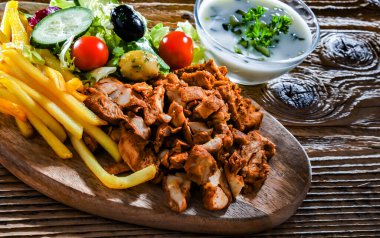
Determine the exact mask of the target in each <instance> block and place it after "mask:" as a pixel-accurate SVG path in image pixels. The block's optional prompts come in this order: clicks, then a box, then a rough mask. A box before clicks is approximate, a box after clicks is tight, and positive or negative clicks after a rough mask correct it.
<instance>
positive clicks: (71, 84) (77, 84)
mask: <svg viewBox="0 0 380 238" xmlns="http://www.w3.org/2000/svg"><path fill="white" fill-rule="evenodd" d="M82 87H83V83H82V81H81V80H80V79H79V78H73V79H71V80H69V81H67V82H66V90H67V92H68V93H70V94H71V95H73V96H74V97H75V98H76V99H77V100H78V101H80V102H83V101H84V100H86V98H87V96H86V95H84V94H81V93H79V92H78V91H77V90H78V89H80V88H82Z"/></svg>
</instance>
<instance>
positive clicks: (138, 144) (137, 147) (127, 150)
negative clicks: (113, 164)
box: [119, 129, 157, 172]
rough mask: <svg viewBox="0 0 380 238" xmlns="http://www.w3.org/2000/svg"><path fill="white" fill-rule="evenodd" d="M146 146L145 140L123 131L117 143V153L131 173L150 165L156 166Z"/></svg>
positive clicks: (155, 161)
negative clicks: (118, 152)
mask: <svg viewBox="0 0 380 238" xmlns="http://www.w3.org/2000/svg"><path fill="white" fill-rule="evenodd" d="M147 145H148V141H147V140H144V139H143V138H141V137H140V136H138V135H136V134H135V133H133V132H132V131H129V130H126V129H123V131H122V133H121V137H120V141H119V151H120V154H121V157H122V158H123V160H124V161H125V163H126V164H127V165H128V166H129V167H130V168H131V170H132V171H134V172H135V171H138V170H141V169H143V168H145V167H147V166H149V165H151V164H154V165H157V159H156V158H155V155H154V154H153V151H152V150H151V149H150V147H147Z"/></svg>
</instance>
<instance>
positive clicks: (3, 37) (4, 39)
mask: <svg viewBox="0 0 380 238" xmlns="http://www.w3.org/2000/svg"><path fill="white" fill-rule="evenodd" d="M8 42H9V39H8V37H7V36H6V35H5V34H4V32H2V31H0V43H1V44H4V43H8Z"/></svg>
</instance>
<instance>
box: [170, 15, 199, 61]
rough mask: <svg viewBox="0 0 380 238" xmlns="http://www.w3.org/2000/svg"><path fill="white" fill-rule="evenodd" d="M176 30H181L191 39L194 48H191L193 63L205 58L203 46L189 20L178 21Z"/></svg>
mask: <svg viewBox="0 0 380 238" xmlns="http://www.w3.org/2000/svg"><path fill="white" fill-rule="evenodd" d="M176 31H183V32H184V33H185V34H186V35H188V36H190V37H191V38H192V39H193V44H194V49H193V53H194V56H193V62H192V63H193V64H199V63H203V62H204V61H205V59H206V54H205V48H204V47H203V45H202V43H201V41H200V39H199V35H198V32H197V30H196V29H195V28H194V27H193V25H191V23H190V22H188V21H185V22H178V23H177V29H176Z"/></svg>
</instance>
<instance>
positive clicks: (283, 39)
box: [198, 0, 312, 84]
mask: <svg viewBox="0 0 380 238" xmlns="http://www.w3.org/2000/svg"><path fill="white" fill-rule="evenodd" d="M257 6H262V7H264V8H265V10H266V11H265V13H264V15H263V16H262V17H261V18H260V20H262V21H264V22H265V23H267V24H269V23H270V22H271V19H272V16H273V15H277V16H283V15H287V16H288V17H290V18H291V20H292V24H291V25H290V26H289V30H288V32H287V34H283V33H280V34H279V35H277V36H275V39H276V42H277V44H274V45H273V46H270V47H269V49H270V56H269V57H267V56H264V55H263V54H262V53H260V52H258V51H257V50H256V49H254V48H253V47H249V48H247V49H244V48H242V47H239V48H240V49H241V52H239V53H237V52H236V46H237V45H238V42H239V40H240V39H241V38H240V36H238V35H236V34H234V33H232V32H231V31H227V30H226V29H224V28H223V23H226V22H227V23H228V22H229V19H230V16H231V15H234V16H237V17H238V18H239V16H238V15H237V14H236V11H237V10H243V11H247V10H248V9H249V8H256V7H257ZM239 20H240V19H239ZM198 21H199V22H198V24H200V25H201V27H202V28H203V29H202V30H201V31H198V32H199V34H200V38H201V41H202V43H203V44H204V45H205V47H206V49H207V50H208V53H209V57H211V58H214V59H215V60H216V62H217V63H219V64H223V65H226V66H227V68H228V69H229V72H230V74H229V76H230V78H231V80H232V81H235V82H237V83H242V84H258V83H262V82H266V81H268V80H270V79H273V78H275V77H278V76H280V75H282V74H284V73H286V72H288V71H289V70H291V69H292V68H294V67H295V66H297V64H298V63H300V62H302V60H303V58H302V59H300V60H299V61H298V62H295V63H294V62H291V61H292V59H293V58H297V57H298V56H300V55H302V54H303V53H305V52H306V51H307V50H308V49H309V48H310V47H311V44H312V35H311V31H310V28H309V27H308V25H307V24H306V22H305V21H304V20H303V19H302V17H301V16H300V15H299V14H298V13H297V12H296V11H295V10H293V9H292V8H291V7H290V6H288V5H286V4H285V3H283V2H281V1H279V0H203V1H202V3H201V5H200V7H199V9H198ZM210 39H211V40H210ZM226 49H227V50H226ZM231 55H232V56H233V57H231ZM237 55H238V56H237ZM252 60H253V61H252ZM287 61H289V64H287ZM255 62H257V64H258V65H256V64H255ZM236 78H238V79H236Z"/></svg>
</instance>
